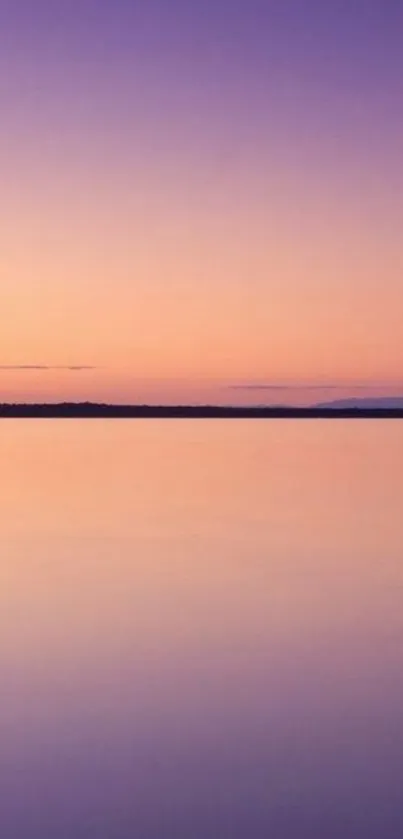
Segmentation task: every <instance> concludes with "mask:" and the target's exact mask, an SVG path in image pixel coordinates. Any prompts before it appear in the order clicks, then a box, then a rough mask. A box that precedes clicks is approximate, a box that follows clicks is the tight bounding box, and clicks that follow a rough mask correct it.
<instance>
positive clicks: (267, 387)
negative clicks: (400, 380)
mask: <svg viewBox="0 0 403 839" xmlns="http://www.w3.org/2000/svg"><path fill="white" fill-rule="evenodd" d="M394 387H395V388H397V387H399V385H377V384H356V385H354V384H348V385H346V384H335V383H333V382H330V383H328V384H306V385H303V384H299V385H288V384H258V383H256V384H255V383H245V384H235V385H227V386H226V390H244V391H245V390H246V391H301V390H303V391H307V390H312V391H316V390H317V391H323V390H351V391H356V390H366V391H368V390H393V388H394Z"/></svg>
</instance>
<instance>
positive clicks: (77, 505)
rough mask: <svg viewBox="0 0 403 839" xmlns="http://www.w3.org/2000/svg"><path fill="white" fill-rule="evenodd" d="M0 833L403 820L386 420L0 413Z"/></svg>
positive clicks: (332, 834)
mask: <svg viewBox="0 0 403 839" xmlns="http://www.w3.org/2000/svg"><path fill="white" fill-rule="evenodd" d="M0 464H1V482H0V511H1V520H0V548H1V560H0V599H1V602H0V690H1V692H0V735H1V750H0V801H1V805H0V822H1V826H2V835H3V836H4V837H5V839H84V837H85V839H171V837H172V839H271V837H273V839H305V837H306V839H358V837H363V839H364V837H365V839H372V837H374V839H375V837H376V839H398V837H399V836H402V835H403V806H402V804H401V787H402V772H403V711H402V709H403V666H402V662H403V503H402V502H403V422H399V421H386V422H385V421H383V422H382V421H365V420H364V421H361V420H353V421H341V420H339V421H337V420H336V421H320V420H319V421H295V420H294V421H292V420H289V421H276V420H274V421H229V422H227V421H197V420H194V421H190V422H189V421H169V420H167V421H144V422H143V421H127V422H124V421H122V422H119V421H109V422H107V421H106V422H105V421H101V420H95V421H62V420H56V421H29V420H28V421H23V420H20V421H6V420H4V421H1V423H0Z"/></svg>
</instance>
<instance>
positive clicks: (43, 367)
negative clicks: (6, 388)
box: [0, 364, 97, 373]
mask: <svg viewBox="0 0 403 839" xmlns="http://www.w3.org/2000/svg"><path fill="white" fill-rule="evenodd" d="M96 369H97V368H96V367H93V366H91V365H89V364H0V371H1V370H4V371H6V370H25V371H30V370H31V371H33V372H34V371H37V370H39V371H44V372H47V371H48V370H68V371H70V372H73V373H80V372H82V371H84V370H96Z"/></svg>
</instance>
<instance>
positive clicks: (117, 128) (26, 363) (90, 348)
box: [0, 0, 403, 402]
mask: <svg viewBox="0 0 403 839" xmlns="http://www.w3.org/2000/svg"><path fill="white" fill-rule="evenodd" d="M402 39H403V3H402V2H401V0H376V2H374V1H373V0H326V2H323V0H321V2H319V0H305V1H304V0H300V1H299V2H298V0H272V2H271V0H214V1H213V0H199V1H197V0H194V2H190V0H170V2H167V0H138V2H136V0H131V2H129V0H57V2H55V0H35V2H33V0H0V79H1V82H0V119H1V131H0V175H1V203H0V260H1V261H0V272H1V282H0V400H2V401H5V400H8V399H10V400H12V399H15V400H17V399H18V400H20V399H21V400H22V399H26V400H32V399H49V400H58V399H82V398H90V399H100V400H110V401H150V402H153V401H154V402H155V401H157V402H159V401H165V402H169V401H191V402H199V401H207V400H208V401H214V402H234V401H236V402H262V401H268V402H279V401H281V402H285V401H295V402H296V401H298V402H303V401H317V400H318V397H320V398H322V396H326V397H327V396H329V394H331V395H332V398H336V395H337V396H338V395H344V394H346V393H348V394H349V395H351V394H352V393H353V394H354V393H355V392H359V393H360V395H362V394H363V393H367V392H368V393H371V394H375V393H376V394H377V393H385V391H386V392H390V393H393V394H396V393H402V392H403V330H402V328H401V323H402V321H403V255H402V247H401V227H402V221H403V197H402V196H403V162H402V149H403V109H402V95H403V51H402ZM72 367H74V368H78V367H79V368H85V369H71V368H72ZM34 368H36V369H34ZM37 368H46V369H37ZM64 368H69V369H64ZM255 383H256V384H257V385H262V384H264V383H266V384H269V385H272V386H273V385H274V386H276V387H278V386H280V385H281V386H283V385H284V386H285V387H286V388H287V389H285V390H284V391H283V390H281V391H278V390H272V391H266V392H264V393H263V392H262V391H261V390H256V391H255V390H254V389H253V387H251V385H252V386H253V385H254V384H255ZM234 385H247V387H246V388H245V389H242V388H240V389H239V388H237V390H236V391H234V389H233V386H234ZM325 385H332V387H331V388H329V390H326V389H323V390H322V387H323V388H324V386H325ZM309 388H312V389H309ZM262 394H263V395H262Z"/></svg>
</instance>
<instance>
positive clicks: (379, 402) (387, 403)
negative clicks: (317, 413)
mask: <svg viewBox="0 0 403 839" xmlns="http://www.w3.org/2000/svg"><path fill="white" fill-rule="evenodd" d="M314 407H315V408H319V410H321V409H325V410H338V411H340V410H347V411H348V410H351V409H354V408H357V409H358V410H366V411H368V410H369V411H373V410H374V411H376V410H383V411H401V410H403V396H380V397H365V398H362V399H361V398H359V399H354V398H349V399H336V400H333V401H332V402H319V403H318V404H316V405H314Z"/></svg>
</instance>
